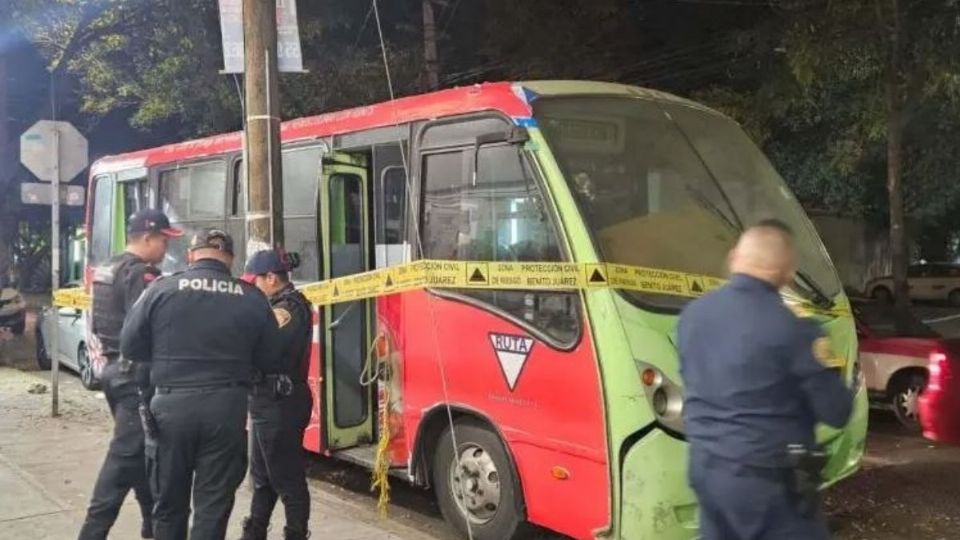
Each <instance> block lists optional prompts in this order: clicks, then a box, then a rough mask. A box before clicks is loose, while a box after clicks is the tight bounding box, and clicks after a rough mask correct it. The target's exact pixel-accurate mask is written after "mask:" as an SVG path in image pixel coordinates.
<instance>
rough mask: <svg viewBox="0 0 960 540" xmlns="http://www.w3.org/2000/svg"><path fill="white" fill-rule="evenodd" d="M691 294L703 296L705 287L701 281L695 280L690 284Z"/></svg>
mask: <svg viewBox="0 0 960 540" xmlns="http://www.w3.org/2000/svg"><path fill="white" fill-rule="evenodd" d="M690 292H693V293H696V294H703V285H701V284H700V280H698V279H695V280H693V281H691V282H690Z"/></svg>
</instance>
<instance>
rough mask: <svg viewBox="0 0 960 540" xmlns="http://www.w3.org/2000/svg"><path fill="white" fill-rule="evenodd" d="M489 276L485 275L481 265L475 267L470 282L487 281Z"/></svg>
mask: <svg viewBox="0 0 960 540" xmlns="http://www.w3.org/2000/svg"><path fill="white" fill-rule="evenodd" d="M486 282H487V276H485V275H483V272H481V271H480V267H479V266H478V267H476V268H474V269H473V273H472V274H470V283H486Z"/></svg>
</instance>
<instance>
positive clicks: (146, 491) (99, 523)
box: [79, 362, 153, 540]
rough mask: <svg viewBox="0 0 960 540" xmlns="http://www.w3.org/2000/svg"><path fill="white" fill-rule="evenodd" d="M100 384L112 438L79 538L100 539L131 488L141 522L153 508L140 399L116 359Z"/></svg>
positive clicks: (106, 531)
mask: <svg viewBox="0 0 960 540" xmlns="http://www.w3.org/2000/svg"><path fill="white" fill-rule="evenodd" d="M102 383H103V385H104V395H105V396H106V398H107V404H108V405H109V406H110V413H111V414H112V415H113V438H112V439H111V440H110V448H109V450H108V451H107V456H106V458H104V460H103V465H102V466H101V467H100V474H99V476H98V477H97V483H96V485H95V486H94V488H93V497H91V499H90V506H89V508H88V509H87V517H86V520H85V521H84V523H83V527H82V528H81V529H80V536H79V540H104V539H105V538H106V537H107V533H109V532H110V528H111V527H113V524H114V522H115V521H116V520H117V515H119V513H120V507H121V506H122V505H123V500H124V499H125V498H126V497H127V493H128V492H129V491H130V490H131V489H132V490H133V492H134V494H135V495H136V497H137V501H138V502H139V503H140V513H141V516H142V517H143V519H144V521H145V522H147V523H149V521H150V513H151V511H152V510H153V496H152V495H151V493H150V486H149V484H148V482H147V471H146V466H145V464H144V441H143V428H142V426H141V425H140V414H139V412H138V410H137V407H138V406H139V404H140V402H139V398H138V396H137V392H136V386H135V385H134V384H133V380H132V378H131V377H130V376H129V374H126V373H121V372H120V368H119V365H118V364H117V363H116V362H113V363H110V364H108V365H107V367H106V368H105V369H104V373H103V376H102Z"/></svg>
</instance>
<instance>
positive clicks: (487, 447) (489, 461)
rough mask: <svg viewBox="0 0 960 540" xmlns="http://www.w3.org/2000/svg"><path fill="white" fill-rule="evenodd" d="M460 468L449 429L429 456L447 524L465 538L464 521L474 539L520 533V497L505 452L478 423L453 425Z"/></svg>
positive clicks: (494, 539)
mask: <svg viewBox="0 0 960 540" xmlns="http://www.w3.org/2000/svg"><path fill="white" fill-rule="evenodd" d="M455 425H456V434H457V437H456V439H457V445H458V452H457V454H458V455H459V456H460V466H459V467H458V466H457V460H456V457H455V454H454V452H453V439H452V437H451V433H450V427H449V426H448V427H447V428H446V429H444V430H443V432H442V433H441V435H440V439H439V442H438V443H437V444H438V445H437V447H436V451H435V452H434V453H433V464H432V465H433V466H432V467H431V469H432V475H433V487H434V492H435V494H436V497H437V504H438V505H439V506H440V511H441V513H443V517H444V519H446V520H447V523H450V524H451V525H453V526H454V527H455V528H456V529H457V531H459V532H460V533H461V534H462V535H463V536H464V537H465V538H466V537H467V534H468V533H467V521H468V520H469V522H470V532H471V533H472V535H473V538H475V539H477V540H506V539H510V538H514V537H516V536H517V535H518V534H520V533H521V532H522V531H523V529H524V522H525V520H524V515H523V493H522V491H521V490H520V483H519V482H518V481H517V476H516V473H515V472H514V468H513V464H512V463H511V461H510V458H509V457H508V456H507V451H506V449H505V448H504V446H503V442H501V441H500V437H498V436H497V434H496V433H494V432H493V431H492V430H490V429H489V428H488V427H486V426H484V425H483V424H482V423H480V422H478V421H476V420H473V419H465V420H459V421H457V423H456V424H455Z"/></svg>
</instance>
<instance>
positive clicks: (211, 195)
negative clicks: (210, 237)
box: [160, 160, 227, 272]
mask: <svg viewBox="0 0 960 540" xmlns="http://www.w3.org/2000/svg"><path fill="white" fill-rule="evenodd" d="M226 192H227V168H226V165H225V163H224V162H223V161H222V160H216V161H206V162H202V163H190V164H186V165H183V166H180V167H178V168H176V169H169V170H166V171H161V172H160V209H161V210H163V212H164V213H165V214H166V215H167V217H169V218H170V222H171V223H173V224H176V225H178V226H180V227H183V228H184V229H186V231H187V234H186V235H184V236H182V237H180V238H177V239H171V241H170V245H169V247H168V248H167V256H166V259H165V260H164V262H163V265H162V267H161V268H162V270H163V271H164V272H176V271H178V270H182V269H184V268H185V267H186V265H187V244H188V243H189V242H190V237H191V236H192V234H193V233H194V232H196V231H197V230H198V229H203V228H208V227H217V228H220V229H224V228H225V227H226V216H225V213H226V194H227V193H226Z"/></svg>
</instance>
